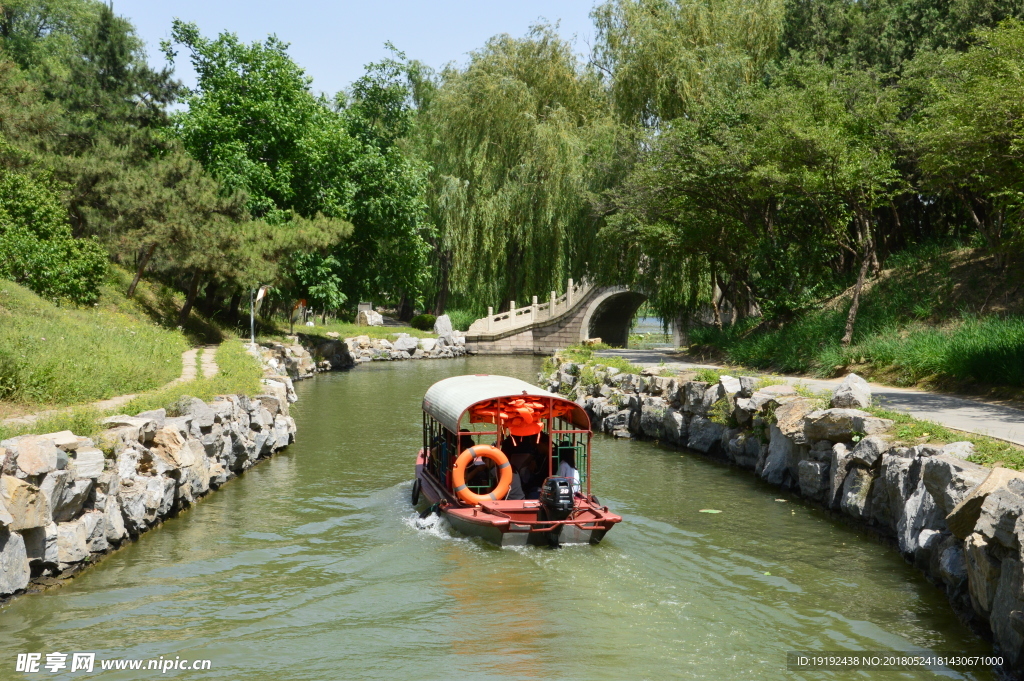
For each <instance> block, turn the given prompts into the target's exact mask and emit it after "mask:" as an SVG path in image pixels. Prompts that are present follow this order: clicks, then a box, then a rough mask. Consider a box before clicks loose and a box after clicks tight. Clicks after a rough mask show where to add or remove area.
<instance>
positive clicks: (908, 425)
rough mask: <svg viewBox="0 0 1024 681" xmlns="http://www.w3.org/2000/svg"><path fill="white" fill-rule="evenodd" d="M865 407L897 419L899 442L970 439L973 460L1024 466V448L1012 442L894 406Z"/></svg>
mask: <svg viewBox="0 0 1024 681" xmlns="http://www.w3.org/2000/svg"><path fill="white" fill-rule="evenodd" d="M866 411H868V412H870V413H872V414H874V415H875V416H880V417H881V418H886V419H892V420H893V421H894V422H895V423H894V425H893V427H892V430H891V431H890V434H891V435H892V436H894V437H895V439H896V441H897V442H900V443H902V444H904V445H907V446H913V445H920V444H940V445H941V444H949V443H950V442H970V443H972V444H973V445H974V455H973V456H972V457H971V458H970V461H972V462H973V463H976V464H980V465H982V466H1003V467H1005V468H1012V469H1014V470H1018V471H1020V470H1024V448H1021V447H1018V446H1017V445H1014V444H1010V443H1009V442H1003V441H1002V440H997V439H995V438H991V437H986V436H984V435H975V434H973V433H964V432H961V431H958V430H952V429H950V428H946V427H945V426H942V425H939V424H938V423H933V422H931V421H925V420H922V419H916V418H914V417H913V416H909V415H907V414H904V413H903V412H899V411H892V410H891V409H883V408H881V407H868V408H867V410H866Z"/></svg>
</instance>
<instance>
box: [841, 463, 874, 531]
mask: <svg viewBox="0 0 1024 681" xmlns="http://www.w3.org/2000/svg"><path fill="white" fill-rule="evenodd" d="M872 482H874V477H873V476H872V474H871V471H870V470H868V469H866V468H862V467H860V466H850V472H849V473H847V474H846V480H845V481H844V482H843V492H842V501H841V502H840V508H841V509H842V510H843V513H845V514H846V515H849V516H853V517H854V518H857V519H858V520H868V519H869V518H870V517H871V508H870V502H871V484H872Z"/></svg>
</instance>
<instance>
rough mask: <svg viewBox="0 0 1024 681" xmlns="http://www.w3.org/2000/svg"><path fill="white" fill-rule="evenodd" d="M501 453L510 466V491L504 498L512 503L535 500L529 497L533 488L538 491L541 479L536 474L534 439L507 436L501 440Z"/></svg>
mask: <svg viewBox="0 0 1024 681" xmlns="http://www.w3.org/2000/svg"><path fill="white" fill-rule="evenodd" d="M501 451H502V453H504V454H505V456H506V457H508V462H509V463H510V464H512V489H511V490H510V491H509V493H508V496H506V497H505V498H506V499H510V500H513V501H518V500H521V499H535V498H537V497H531V496H530V495H529V493H530V492H532V491H533V488H534V487H537V488H538V489H539V487H540V482H541V479H542V478H540V476H539V475H538V474H537V471H538V468H537V461H536V454H537V443H536V439H535V438H533V437H529V436H527V437H521V438H516V437H514V436H512V435H509V436H507V437H506V438H505V439H504V440H502V443H501Z"/></svg>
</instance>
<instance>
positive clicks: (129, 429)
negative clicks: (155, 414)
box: [101, 414, 157, 442]
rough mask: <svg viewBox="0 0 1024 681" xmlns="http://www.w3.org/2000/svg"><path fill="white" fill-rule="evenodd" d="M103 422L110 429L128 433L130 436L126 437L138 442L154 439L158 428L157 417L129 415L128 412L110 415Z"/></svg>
mask: <svg viewBox="0 0 1024 681" xmlns="http://www.w3.org/2000/svg"><path fill="white" fill-rule="evenodd" d="M101 423H103V424H104V425H105V426H106V427H107V428H108V429H114V430H117V431H119V433H122V432H123V433H126V434H127V435H128V437H127V438H125V439H126V440H128V441H131V440H134V441H136V442H149V441H150V440H152V439H153V435H154V433H156V430H157V422H156V419H153V418H146V417H140V416H128V415H126V414H119V415H117V416H108V417H107V418H105V419H103V420H102V421H101ZM122 429H124V430H123V431H122ZM101 439H102V438H101Z"/></svg>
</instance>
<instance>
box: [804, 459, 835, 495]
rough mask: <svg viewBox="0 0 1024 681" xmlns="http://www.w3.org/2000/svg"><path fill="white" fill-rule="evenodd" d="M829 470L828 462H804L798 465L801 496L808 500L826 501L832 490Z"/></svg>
mask: <svg viewBox="0 0 1024 681" xmlns="http://www.w3.org/2000/svg"><path fill="white" fill-rule="evenodd" d="M828 470H829V463H828V462H827V461H812V460H804V461H801V462H800V463H799V464H797V471H798V477H799V482H800V494H802V495H803V496H805V497H807V498H808V499H814V500H815V501H824V500H825V497H826V496H827V495H828V493H829V488H830V480H829V475H828Z"/></svg>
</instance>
